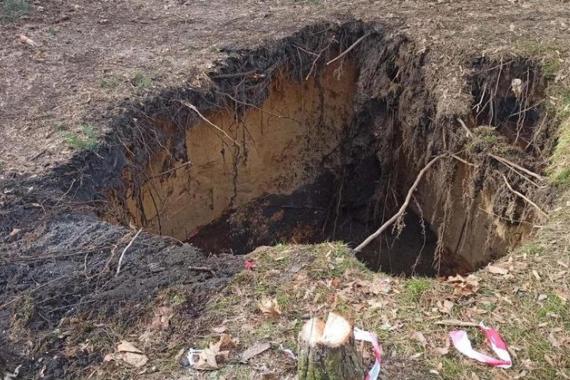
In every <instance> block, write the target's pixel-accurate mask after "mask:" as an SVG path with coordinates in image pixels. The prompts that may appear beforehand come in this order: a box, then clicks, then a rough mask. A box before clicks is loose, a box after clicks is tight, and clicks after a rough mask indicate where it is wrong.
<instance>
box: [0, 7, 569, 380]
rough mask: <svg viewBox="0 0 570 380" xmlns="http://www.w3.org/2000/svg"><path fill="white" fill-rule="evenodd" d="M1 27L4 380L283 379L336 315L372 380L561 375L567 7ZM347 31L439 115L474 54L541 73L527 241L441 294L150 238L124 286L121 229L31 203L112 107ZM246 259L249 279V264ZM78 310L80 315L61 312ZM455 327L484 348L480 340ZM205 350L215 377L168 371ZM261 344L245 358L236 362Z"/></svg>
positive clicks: (345, 270) (203, 13) (345, 266)
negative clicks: (373, 40)
mask: <svg viewBox="0 0 570 380" xmlns="http://www.w3.org/2000/svg"><path fill="white" fill-rule="evenodd" d="M24 3H25V4H27V6H25V5H22V4H24ZM0 12H1V13H0V125H1V128H0V141H2V143H1V144H0V207H2V210H0V290H2V292H1V293H0V341H4V340H5V341H6V342H13V343H8V344H6V345H2V347H0V374H2V371H3V370H13V368H14V367H15V366H16V365H17V364H22V363H25V364H24V366H23V367H22V368H23V369H22V370H21V373H23V375H22V376H25V378H28V377H29V378H42V377H43V378H53V379H55V378H64V377H67V378H87V377H91V378H93V377H96V378H106V379H110V378H149V379H164V378H199V379H201V378H211V379H214V378H216V379H217V378H225V379H242V378H243V379H249V378H256V377H259V378H264V379H270V378H288V377H290V378H293V377H294V375H295V366H296V364H295V361H294V360H293V359H291V356H290V355H288V354H287V352H286V351H284V350H292V351H293V352H295V351H296V345H295V342H296V338H297V334H298V331H299V330H300V328H301V326H302V322H303V320H304V319H306V318H307V317H308V316H313V315H325V314H326V313H327V312H328V311H332V310H335V311H337V312H340V313H342V314H344V315H346V316H347V317H349V318H350V319H351V320H352V321H353V322H354V323H355V325H356V326H358V327H361V328H363V329H365V330H370V331H373V332H375V333H376V334H378V336H379V339H380V341H381V343H382V345H383V348H384V357H385V359H384V367H383V371H384V373H383V378H396V379H403V378H409V379H414V378H434V379H438V378H444V379H471V380H475V379H491V378H499V379H503V378H504V379H511V378H513V379H515V378H529V379H553V378H561V379H562V378H566V379H568V378H570V304H569V302H570V274H569V271H570V269H569V267H570V254H569V252H570V251H569V249H570V248H569V246H570V234H569V233H568V226H569V224H570V190H569V189H568V182H569V181H568V180H569V179H570V175H569V174H570V171H569V170H568V165H569V163H570V122H569V120H570V119H568V115H569V113H570V112H569V111H570V96H569V95H568V94H569V92H568V90H569V89H570V85H569V81H570V77H569V75H570V69H569V67H570V66H569V62H570V21H569V20H570V8H569V6H568V3H567V2H566V1H562V0H526V1H525V0H520V1H517V0H512V1H511V0H502V1H496V0H481V1H476V2H475V1H471V0H454V1H451V0H448V1H446V0H438V1H424V0H407V1H398V2H394V1H385V0H376V1H375V0H366V1H363V0H357V1H340V0H339V1H337V0H326V1H325V0H322V1H321V0H311V1H293V0H267V1H253V0H245V1H240V2H236V1H228V0H214V1H209V0H208V1H206V0H204V1H183V0H120V1H99V2H93V1H87V0H76V1H73V2H67V1H60V0H46V1H33V2H32V1H29V2H19V1H14V0H2V1H0ZM353 18H356V19H359V20H363V21H365V22H378V23H381V24H383V25H386V26H387V27H389V28H391V29H393V30H397V31H398V32H399V33H404V34H405V35H406V36H408V37H409V38H410V39H411V40H412V41H414V43H415V45H416V46H417V47H418V49H419V50H422V49H425V50H428V51H430V52H431V53H430V55H429V62H427V64H426V67H425V70H426V71H427V72H429V73H430V75H429V77H430V78H431V81H432V83H430V84H429V85H430V86H431V87H432V88H433V89H434V90H433V91H434V93H437V94H438V96H439V97H440V103H439V104H440V105H441V107H446V106H448V107H452V106H453V101H454V99H455V97H456V96H459V92H460V90H461V88H462V85H463V84H462V81H461V78H462V76H463V74H464V72H463V70H464V64H465V62H467V61H469V60H471V59H472V58H473V57H475V56H477V57H481V56H483V57H493V58H494V59H503V58H505V59H508V58H510V57H513V56H523V57H527V58H532V59H535V60H537V62H539V63H540V64H541V65H542V67H543V71H544V72H545V75H548V76H549V78H550V81H551V83H552V86H551V87H552V88H555V91H552V92H550V93H549V94H548V96H546V100H547V101H548V102H550V103H552V106H553V108H555V109H557V115H559V124H560V130H559V132H558V133H559V139H558V147H557V148H556V150H555V151H554V153H553V155H552V157H550V158H549V159H550V162H549V168H550V172H549V173H547V174H549V175H550V177H549V178H550V179H551V182H552V186H553V187H552V194H554V198H555V200H554V202H553V205H552V207H551V208H550V210H549V218H548V220H547V221H545V222H544V224H543V225H541V226H539V227H540V228H539V229H538V232H537V233H536V234H535V236H534V237H533V239H532V241H529V242H527V243H525V244H524V245H522V246H521V247H519V248H517V249H516V250H514V251H513V252H510V253H509V254H507V255H506V256H505V257H503V258H501V259H499V260H497V261H496V262H494V263H492V264H491V266H489V267H485V268H482V269H480V270H478V271H476V272H474V273H473V274H471V275H469V276H468V277H465V278H457V279H455V280H451V281H450V280H449V279H445V278H422V277H411V278H403V277H393V276H389V275H387V274H384V273H374V272H371V271H369V270H368V269H366V268H365V267H364V266H363V265H362V264H361V263H360V262H359V261H358V260H356V258H355V257H354V256H353V254H352V253H351V252H350V250H349V249H348V248H347V247H346V246H345V245H343V244H340V243H322V244H318V245H288V244H286V245H279V246H275V247H260V248H258V249H257V250H255V251H254V252H252V253H250V254H248V255H246V256H243V257H235V256H227V257H226V256H215V257H207V258H204V257H203V255H200V254H199V253H197V252H196V250H195V249H194V248H192V247H190V246H188V245H184V244H179V243H178V242H173V241H172V240H171V239H168V238H159V237H156V236H148V235H146V236H145V237H144V238H142V239H140V240H138V241H137V243H136V244H135V245H134V247H136V248H137V249H138V250H139V251H140V260H139V261H137V262H136V263H133V264H132V265H133V267H132V270H130V271H129V273H127V274H126V276H129V277H123V278H121V277H119V276H115V275H114V273H113V271H111V270H110V269H109V263H110V262H111V260H116V259H117V256H118V255H119V252H120V251H121V250H120V249H118V247H119V246H120V247H121V249H122V248H123V247H124V246H125V245H126V244H127V243H128V242H129V241H130V239H131V238H132V237H133V232H132V231H130V230H129V229H127V228H124V229H120V228H119V227H117V226H111V225H109V224H108V223H105V222H103V221H100V220H97V218H95V217H94V216H93V215H91V214H89V216H85V217H83V216H80V213H78V210H79V211H80V210H81V209H82V207H84V206H83V205H82V204H80V203H78V202H75V201H74V200H69V201H68V200H67V198H66V196H67V195H68V194H67V193H66V192H65V191H62V192H57V191H55V190H54V191H51V190H49V191H48V190H46V191H45V192H41V194H40V195H38V194H39V193H38V191H40V190H41V191H43V189H39V188H38V185H37V184H38V178H39V179H40V180H41V179H43V178H46V182H45V183H46V184H48V183H52V182H53V181H55V182H57V176H58V171H57V170H58V168H60V167H61V166H62V165H65V164H66V163H68V162H69V161H70V160H72V159H73V158H74V157H76V155H77V154H78V152H81V151H83V150H88V149H91V148H92V146H94V145H95V144H97V141H98V139H99V137H100V136H101V135H103V134H106V133H109V132H110V129H111V128H112V125H113V124H112V123H111V120H113V119H115V118H116V117H117V116H118V115H120V114H121V113H122V112H124V107H125V104H126V102H128V103H129V104H138V103H141V104H142V102H144V100H145V99H147V98H149V97H151V96H155V95H159V94H161V93H163V92H164V91H166V90H168V89H172V88H183V87H190V86H191V87H200V86H202V85H203V84H204V83H206V82H207V80H208V78H207V73H208V72H209V71H210V70H212V68H213V67H214V66H215V64H216V63H217V62H219V61H220V60H224V59H227V58H228V56H230V55H231V54H230V53H229V51H237V50H241V49H252V48H255V47H257V46H260V45H262V44H267V43H268V42H270V41H274V40H278V39H280V38H283V37H286V36H289V35H291V34H292V33H294V32H296V31H298V30H300V29H301V28H303V27H305V26H307V25H311V24H314V23H316V22H324V21H326V22H339V23H340V22H344V21H346V20H349V19H353ZM86 165H87V164H86ZM54 178H55V179H54ZM50 181H52V182H50ZM30 183H34V185H33V186H31V185H30ZM39 183H40V184H41V183H42V182H41V181H40V182H39ZM47 186H48V185H46V188H47ZM40 187H41V186H40ZM56 219H57V223H52V221H55V220H56ZM62 225H70V226H74V228H75V230H73V229H70V230H69V231H71V232H69V231H67V230H65V229H62V228H61V226H62ZM94 230H96V231H97V232H96V233H94V232H93V231H94ZM73 231H75V232H73ZM143 235H144V234H143ZM98 237H99V238H100V240H98ZM109 241H115V242H116V244H114V245H113V244H111V245H109V243H108V242H109ZM91 253H93V257H89V254H91ZM97 255H98V256H97ZM109 255H111V256H109ZM137 255H139V254H138V253H137ZM108 257H110V258H108ZM244 259H248V260H253V262H255V268H251V269H249V270H248V269H244V268H243V260H244ZM92 263H94V264H93V269H88V266H90V265H91V264H92ZM95 268H96V269H95ZM149 268H150V269H149ZM164 268H167V269H164ZM169 268H173V269H169ZM188 268H190V269H188ZM204 268H206V269H204ZM125 272H127V271H125ZM38 273H40V274H41V276H42V277H41V278H40V277H36V275H37V274H38ZM149 273H150V274H149ZM117 274H118V271H117ZM83 282H85V283H89V284H90V285H89V286H83V285H78V284H82V283H83ZM91 284H92V285H91ZM56 285H57V286H56ZM82 286H83V287H82ZM135 288H136V290H137V291H133V289H135ZM48 289H49V292H48ZM79 289H80V290H79ZM101 289H103V290H101ZM95 290H97V291H95ZM135 293H136V294H135ZM40 295H41V296H40ZM267 299H270V300H274V303H273V306H272V310H269V311H268V310H267V308H264V307H263V301H264V300H265V301H266V300H267ZM64 300H65V301H64ZM260 304H261V305H262V306H261V307H260ZM62 305H63V306H62ZM81 305H83V306H84V305H90V306H89V308H90V311H88V312H86V311H85V309H82V312H81V313H75V310H76V308H78V307H79V306H81ZM276 305H278V307H277V306H276ZM276 307H277V310H275V308H276ZM99 309H100V310H99ZM127 310H131V311H132V314H129V313H128V312H127ZM264 310H265V311H264ZM119 311H120V313H119ZM99 312H101V313H99ZM445 320H447V321H449V320H456V321H468V322H480V321H484V322H485V323H486V324H487V325H489V326H492V327H495V328H498V330H499V331H500V332H501V335H502V336H503V337H504V338H505V340H506V341H507V343H508V344H509V348H510V352H511V355H512V357H513V360H514V365H513V367H512V368H511V369H506V370H504V369H496V368H490V367H486V366H483V365H481V364H478V363H476V362H474V361H471V360H468V359H466V358H465V357H463V356H461V355H460V354H459V353H457V352H456V351H454V349H453V347H449V343H448V341H447V334H448V332H449V331H450V330H451V329H453V328H455V326H453V323H451V324H447V325H445V324H444V325H442V324H438V322H441V321H445ZM467 329H468V331H469V334H470V336H472V337H475V340H474V344H475V345H476V347H481V346H482V345H483V341H482V339H481V338H480V336H479V335H478V334H479V332H478V330H477V329H476V328H473V327H469V328H467ZM220 336H222V337H223V338H224V339H230V338H231V340H232V341H231V342H229V343H228V342H226V343H227V347H228V350H229V357H228V359H227V360H226V361H225V362H224V363H223V364H220V366H219V368H217V369H214V368H210V369H209V370H208V371H199V370H190V369H188V368H185V367H184V366H183V365H181V356H183V352H184V350H187V349H188V348H196V349H203V348H206V347H208V345H209V344H211V343H216V342H217V341H218V340H219V339H220ZM121 341H128V342H130V343H132V344H133V345H134V346H136V347H137V349H140V351H141V354H140V355H139V354H136V355H135V356H144V357H145V358H146V359H147V360H148V363H144V365H142V366H140V367H138V368H135V367H133V366H132V365H129V364H127V363H126V361H125V360H123V359H122V357H121V355H120V353H119V354H117V353H115V350H116V347H117V345H118V344H119V343H120V342H121ZM266 343H269V348H268V349H266V350H264V351H263V352H262V353H260V354H259V355H257V356H254V357H253V358H251V359H250V360H249V362H247V361H246V362H247V363H245V364H244V363H241V362H240V360H239V357H240V354H241V353H242V352H243V351H245V350H247V349H248V348H251V347H260V345H262V344H266ZM4 351H5V352H4ZM107 354H109V355H111V356H106V355H107ZM113 354H114V355H115V356H113ZM106 359H110V360H106ZM138 359H140V357H139V358H138ZM182 361H183V360H182ZM2 367H5V368H2Z"/></svg>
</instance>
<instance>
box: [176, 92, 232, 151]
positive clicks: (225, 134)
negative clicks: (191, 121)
mask: <svg viewBox="0 0 570 380" xmlns="http://www.w3.org/2000/svg"><path fill="white" fill-rule="evenodd" d="M180 103H181V104H182V105H184V106H186V107H188V108H190V109H191V110H192V111H194V112H196V115H198V116H199V117H200V119H202V120H204V121H205V122H206V123H208V124H209V125H211V126H212V127H214V128H215V129H216V130H217V131H218V132H220V133H222V134H223V135H224V136H225V137H226V138H227V139H228V140H230V141H231V142H232V143H234V144H235V145H236V146H237V147H240V145H239V143H238V142H237V141H236V140H234V139H232V138H231V136H230V135H228V134H227V133H226V131H224V130H223V129H222V128H220V127H218V126H217V125H216V124H214V123H212V122H211V121H210V120H208V119H207V118H206V116H204V115H202V113H201V112H200V111H198V108H196V106H195V105H193V104H190V103H186V102H180Z"/></svg>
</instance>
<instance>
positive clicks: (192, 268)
mask: <svg viewBox="0 0 570 380" xmlns="http://www.w3.org/2000/svg"><path fill="white" fill-rule="evenodd" d="M188 269H190V270H193V271H196V272H209V273H211V274H212V276H215V275H216V272H214V270H213V269H212V268H208V267H192V266H190V267H188Z"/></svg>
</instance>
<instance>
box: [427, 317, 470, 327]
mask: <svg viewBox="0 0 570 380" xmlns="http://www.w3.org/2000/svg"><path fill="white" fill-rule="evenodd" d="M435 324H436V325H440V326H460V327H479V323H477V322H463V321H460V320H457V319H445V320H443V321H437V322H435Z"/></svg>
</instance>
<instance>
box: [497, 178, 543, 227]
mask: <svg viewBox="0 0 570 380" xmlns="http://www.w3.org/2000/svg"><path fill="white" fill-rule="evenodd" d="M499 174H500V175H501V177H503V180H504V181H505V184H506V185H507V187H508V188H509V190H510V191H511V192H512V193H513V194H515V195H518V196H519V197H521V198H522V199H524V200H525V201H526V202H527V203H528V204H530V205H531V206H532V207H534V208H535V209H537V210H538V212H540V213H541V214H542V215H543V216H545V217H548V214H547V213H546V212H544V211H543V210H542V209H541V208H540V207H539V206H538V205H537V204H536V203H534V202H533V201H531V200H530V199H529V198H527V197H526V196H525V195H524V194H523V193H520V192H518V191H516V190H515V189H513V187H512V186H511V184H510V183H509V181H508V180H507V177H505V175H504V174H503V173H501V172H499Z"/></svg>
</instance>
